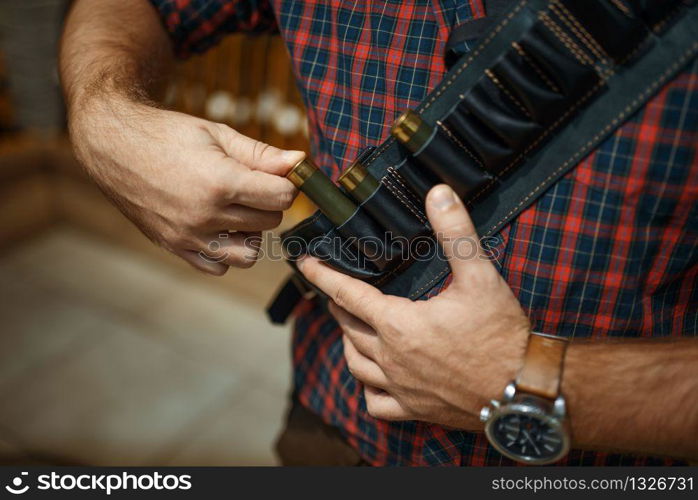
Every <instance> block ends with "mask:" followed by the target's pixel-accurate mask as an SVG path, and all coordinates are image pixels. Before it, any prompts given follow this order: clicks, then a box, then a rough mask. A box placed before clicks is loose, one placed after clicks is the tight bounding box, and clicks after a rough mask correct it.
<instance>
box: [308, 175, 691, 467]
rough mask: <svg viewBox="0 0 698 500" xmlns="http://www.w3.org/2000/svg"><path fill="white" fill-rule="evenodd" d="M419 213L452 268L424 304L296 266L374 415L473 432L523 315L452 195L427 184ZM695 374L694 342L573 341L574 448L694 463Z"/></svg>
mask: <svg viewBox="0 0 698 500" xmlns="http://www.w3.org/2000/svg"><path fill="white" fill-rule="evenodd" d="M427 213H428V215H429V220H430V221H431V225H432V227H433V228H434V231H435V233H436V234H437V237H438V238H439V240H440V241H441V244H442V246H443V248H444V252H445V253H446V255H447V256H448V257H449V264H450V265H451V270H452V271H453V282H452V283H451V285H450V286H449V287H448V288H447V289H446V290H445V291H444V292H443V293H441V294H440V295H438V296H436V297H434V298H431V299H429V300H427V301H417V302H411V301H409V300H408V299H403V298H399V297H393V296H387V295H383V294H382V293H381V292H380V291H379V290H377V289H376V288H374V287H372V286H370V285H368V284H366V283H364V282H362V281H359V280H355V279H352V278H349V277H348V276H345V275H343V274H341V273H338V272H336V271H334V270H332V269H330V268H329V267H327V266H324V265H323V264H321V263H320V262H319V261H317V260H316V259H313V258H306V259H304V260H302V261H301V262H300V266H299V267H300V269H301V271H302V272H303V274H304V275H305V276H306V278H308V279H309V280H310V281H312V282H313V283H314V284H315V285H317V286H318V288H320V289H321V290H323V291H324V292H325V293H327V295H328V296H329V297H330V299H331V302H330V311H331V312H332V314H334V316H335V318H336V319H337V321H338V322H339V325H340V326H341V328H342V330H343V332H344V337H343V339H344V351H345V352H344V354H345V356H346V359H347V362H348V365H349V369H350V371H351V372H352V373H353V374H354V376H355V377H356V378H357V379H359V380H360V381H362V382H363V383H364V394H365V396H366V403H367V406H368V411H369V413H370V414H371V415H373V416H375V417H377V418H381V419H386V420H406V419H414V420H424V421H428V422H435V423H440V424H443V425H446V426H451V427H456V428H460V429H467V430H478V429H481V428H482V424H481V423H480V422H479V419H478V416H479V415H478V414H479V411H480V409H481V408H482V406H483V405H485V404H486V403H488V402H489V400H490V399H499V398H500V397H501V395H502V392H503V390H504V387H505V386H506V384H507V383H508V382H510V381H511V380H513V379H514V378H515V376H516V374H517V371H518V370H519V369H520V368H521V364H522V363H523V354H524V350H525V344H526V341H527V338H528V334H529V323H528V319H527V317H526V315H525V314H524V311H523V310H522V309H521V306H520V305H519V303H518V302H517V300H516V298H515V297H514V295H513V294H512V292H511V290H510V288H509V286H508V285H507V284H506V283H505V282H504V280H503V279H502V277H501V276H500V274H499V273H498V272H497V270H496V269H495V268H494V266H493V265H492V263H491V262H490V261H489V260H488V259H487V258H486V257H485V255H483V254H482V252H481V251H480V250H479V247H478V251H477V253H475V252H473V251H472V250H473V249H474V248H476V247H474V245H475V244H476V242H477V241H478V239H477V235H476V234H475V229H474V227H473V224H472V222H471V220H470V218H469V216H468V214H467V212H466V210H465V208H464V207H463V204H462V203H461V202H460V200H458V199H457V197H456V196H455V195H454V194H453V191H452V190H451V189H450V188H448V187H447V186H437V187H435V188H434V189H432V191H431V192H430V193H429V195H428V197H427ZM474 253H475V256H473V254H474ZM547 333H554V332H547ZM696 370H698V340H697V339H695V338H686V339H608V340H606V341H603V340H601V339H596V340H595V341H584V340H575V341H574V342H572V343H571V344H570V346H569V348H568V350H567V356H566V360H565V366H564V375H563V379H562V394H563V395H564V396H565V399H566V402H567V408H568V411H569V413H570V423H571V426H572V438H573V442H574V446H575V447H577V448H582V449H592V450H605V451H617V452H627V453H635V454H645V455H666V456H670V457H680V458H688V459H692V460H696V459H698V399H697V398H696V396H695V395H696V393H698V376H696Z"/></svg>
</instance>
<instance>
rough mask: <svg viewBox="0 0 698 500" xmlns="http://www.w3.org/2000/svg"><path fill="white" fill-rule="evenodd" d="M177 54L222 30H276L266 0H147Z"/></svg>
mask: <svg viewBox="0 0 698 500" xmlns="http://www.w3.org/2000/svg"><path fill="white" fill-rule="evenodd" d="M150 3H152V4H153V6H154V7H155V9H156V10H157V11H158V13H159V15H160V18H161V19H162V22H163V25H164V26H165V28H166V29H167V31H168V33H169V34H170V37H171V39H172V42H173V44H174V48H175V53H176V54H177V56H179V57H187V56H189V55H190V54H192V53H200V52H204V51H205V50H206V49H208V48H210V47H211V46H213V45H215V44H216V43H217V42H218V41H219V40H220V39H221V38H222V37H223V36H224V35H225V34H228V33H234V32H241V31H244V32H251V33H262V32H274V31H277V25H276V18H275V17H274V12H273V10H272V7H271V4H270V0H150Z"/></svg>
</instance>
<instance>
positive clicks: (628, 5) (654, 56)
mask: <svg viewBox="0 0 698 500" xmlns="http://www.w3.org/2000/svg"><path fill="white" fill-rule="evenodd" d="M697 53H698V8H696V6H695V1H694V0H521V1H518V2H512V6H511V9H510V10H509V11H508V12H505V13H504V14H502V15H501V16H500V17H499V19H498V20H497V23H496V24H494V25H493V26H492V27H491V28H490V29H489V31H488V32H487V33H486V34H485V35H484V36H483V37H482V39H481V41H480V42H479V43H478V44H477V45H476V46H475V48H474V49H473V50H472V51H471V52H469V53H467V54H465V55H463V56H462V57H461V58H460V59H459V60H458V61H457V62H456V63H455V64H454V65H453V66H452V67H451V69H450V70H449V71H448V73H446V75H445V76H444V78H443V80H442V81H441V82H440V83H439V85H437V86H436V88H434V90H433V91H432V92H431V93H430V94H429V95H428V96H427V97H426V98H425V99H424V100H423V101H422V102H421V103H420V105H419V106H418V107H417V108H416V110H415V111H417V112H418V113H419V115H420V116H421V118H422V119H423V120H424V121H425V122H426V123H427V124H429V125H430V126H432V127H434V128H435V129H436V131H437V134H440V135H441V136H442V140H446V141H451V142H452V143H453V144H455V145H456V146H457V147H456V148H453V147H452V148H449V151H451V153H449V154H451V155H453V153H452V152H453V151H454V150H455V151H457V154H456V156H458V157H457V158H441V159H439V162H440V163H441V164H443V163H444V162H445V163H448V164H449V168H451V169H452V170H451V171H450V172H445V173H444V172H443V171H441V172H438V174H436V175H435V172H426V173H427V174H429V175H428V178H430V179H434V178H438V179H437V180H438V182H446V183H447V184H450V185H451V186H452V187H453V188H454V190H455V191H456V192H458V193H461V194H462V196H463V199H464V201H465V203H466V206H467V207H468V209H469V211H470V215H471V217H472V219H473V221H474V223H475V226H476V228H477V231H478V234H479V235H480V236H481V237H488V236H491V235H493V234H495V233H497V232H498V231H499V230H500V229H501V228H502V227H503V226H504V225H505V224H507V223H508V222H509V221H510V220H512V219H513V218H514V217H516V216H517V215H518V214H519V213H520V212H521V211H522V210H524V209H525V208H526V207H528V206H529V205H530V204H532V203H533V202H534V201H535V200H536V199H537V198H538V197H539V196H540V195H541V194H543V193H544V192H545V190H546V189H547V188H549V187H550V186H551V185H552V184H553V183H555V182H556V180H558V179H559V178H560V177H561V176H563V175H564V174H565V173H566V172H568V171H569V170H570V169H571V168H573V167H574V166H575V165H576V164H578V163H579V162H580V161H581V160H582V159H583V158H584V157H585V156H586V155H587V154H588V153H590V152H591V151H592V150H593V149H594V148H595V147H596V146H597V145H598V144H599V143H600V142H601V141H602V140H604V139H605V138H606V137H607V136H609V135H610V134H611V133H612V132H613V131H614V130H615V129H617V128H618V127H619V126H620V125H621V124H622V123H623V122H624V121H625V120H627V119H628V118H629V117H630V115H632V114H633V113H634V112H635V111H637V110H638V109H639V108H640V107H641V106H642V105H643V104H644V103H645V102H646V101H647V100H648V99H649V98H650V97H651V96H652V95H654V94H655V93H656V92H657V91H658V90H659V89H660V88H661V87H662V86H663V85H664V84H665V83H667V82H668V81H669V80H670V79H671V78H672V77H673V76H674V75H675V74H676V73H678V72H679V70H681V69H682V68H683V67H684V66H685V65H686V64H687V63H688V62H690V61H691V60H692V59H693V58H694V57H695V56H696V54H697ZM453 144H452V145H453ZM361 156H362V158H361V162H362V163H363V164H364V165H365V166H367V168H368V170H369V172H370V173H371V174H373V175H374V176H375V177H376V178H377V179H380V181H381V182H380V186H379V188H378V189H377V190H376V191H375V192H374V193H373V195H371V197H370V198H368V199H367V200H366V201H364V202H363V203H361V204H360V205H359V207H358V209H357V210H356V212H354V214H353V215H352V216H351V218H349V220H347V221H346V222H345V223H344V224H342V225H341V226H339V227H335V226H334V225H333V224H332V223H331V222H330V221H329V220H328V219H327V217H325V216H324V215H323V214H322V213H320V212H316V213H315V214H314V215H312V216H311V217H309V218H307V219H306V220H304V221H302V222H300V223H299V224H298V225H296V226H295V227H294V228H292V229H291V230H289V231H287V232H285V233H283V234H282V246H283V247H284V249H285V250H286V252H287V255H290V256H291V258H289V260H288V261H289V264H290V265H291V266H292V267H294V270H295V266H294V263H293V258H292V257H294V256H295V257H298V256H299V255H300V254H303V253H309V254H311V255H314V256H316V257H318V258H320V259H321V260H323V261H324V262H325V263H326V264H327V265H330V266H331V267H333V268H335V269H337V270H339V271H341V272H343V273H345V274H348V275H350V276H353V277H356V278H359V279H362V280H364V281H367V282H369V283H371V284H373V285H375V286H376V287H378V288H379V289H381V290H382V291H383V292H384V293H388V294H392V295H399V296H403V297H409V298H410V299H413V300H416V299H418V298H420V297H422V296H423V295H424V294H426V293H427V292H429V291H430V290H431V289H432V288H434V286H436V285H438V284H439V283H440V282H441V281H442V280H443V279H444V278H445V277H446V276H447V275H448V273H449V271H450V269H449V266H448V263H447V261H446V260H445V259H444V257H443V255H442V254H441V250H440V248H439V245H438V243H437V242H436V240H435V239H434V238H433V235H432V232H431V228H430V227H429V224H428V222H427V220H426V216H425V214H424V199H423V196H424V190H423V189H419V187H420V186H419V185H418V184H419V182H417V183H415V182H414V178H415V176H416V177H417V178H420V176H422V178H423V177H424V176H423V175H422V174H423V173H424V170H425V168H426V169H427V170H428V168H427V167H425V165H423V164H421V165H418V164H417V163H416V162H415V160H414V159H413V158H412V157H411V155H410V154H409V153H408V152H407V150H406V149H404V148H403V147H402V146H401V145H400V144H398V143H397V141H396V140H395V139H393V138H392V137H391V138H389V139H388V140H386V141H385V142H384V143H383V144H381V145H379V146H378V147H376V148H371V149H369V150H367V151H364V152H363V153H362V155H361ZM459 169H463V170H464V171H465V170H467V171H468V175H467V176H466V175H459V174H461V172H458V170H459ZM451 174H453V175H451ZM463 178H467V179H468V182H467V184H468V185H463V181H462V179H463ZM426 187H428V186H426ZM386 235H388V237H386ZM394 239H399V240H400V247H399V248H398V249H397V250H396V249H395V248H393V243H392V242H393V240H394ZM362 240H364V242H361V241H362ZM338 241H339V242H340V243H341V242H346V243H347V244H340V245H338V244H337V242H338ZM365 241H369V243H370V245H369V246H370V249H371V251H370V252H367V251H366V249H367V248H368V247H367V246H366V243H365ZM405 242H406V244H407V245H408V246H409V247H410V250H411V251H410V252H409V255H410V256H409V257H408V258H405V253H404V251H403V250H404V245H405ZM366 254H371V255H374V256H375V255H380V258H367V256H366ZM309 289H310V288H309V286H308V284H307V283H305V282H304V281H303V279H302V277H301V276H300V274H299V273H294V276H293V277H292V279H291V280H289V281H288V282H287V283H286V285H285V286H284V287H283V288H282V289H281V291H280V292H279V294H278V296H277V297H276V299H275V300H274V301H273V302H272V304H271V305H270V306H269V308H268V313H269V316H270V318H271V320H272V321H273V322H275V323H283V322H284V321H285V320H286V318H287V317H288V315H289V314H290V313H291V312H292V310H293V308H294V307H295V305H296V304H297V303H298V301H299V300H300V298H301V297H302V295H303V294H304V293H306V292H307V291H308V290H309Z"/></svg>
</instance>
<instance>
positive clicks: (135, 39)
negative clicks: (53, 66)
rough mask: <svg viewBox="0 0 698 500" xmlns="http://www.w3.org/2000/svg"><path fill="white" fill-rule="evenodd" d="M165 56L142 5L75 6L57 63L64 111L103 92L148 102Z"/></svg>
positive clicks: (80, 1) (140, 1) (165, 46)
mask: <svg viewBox="0 0 698 500" xmlns="http://www.w3.org/2000/svg"><path fill="white" fill-rule="evenodd" d="M171 52H172V51H171V47H170V44H169V40H168V37H167V33H166V32H165V30H164V28H163V27H162V25H161V23H160V20H159V18H158V16H157V13H156V12H155V9H153V7H152V6H151V5H150V3H149V2H148V0H76V1H75V2H74V4H73V8H72V9H71V12H70V14H69V16H68V19H67V21H66V26H65V31H64V35H63V39H62V43H61V57H60V59H61V63H60V69H61V79H62V83H63V89H64V91H65V95H66V101H67V104H68V107H69V110H70V111H71V112H72V111H73V108H75V107H79V106H81V105H82V103H83V99H84V98H86V97H90V96H92V95H95V94H103V93H104V92H116V93H119V94H122V95H124V96H127V97H130V98H133V99H135V100H148V99H149V98H150V97H151V96H152V92H153V91H154V90H155V89H156V86H157V82H158V81H159V80H160V78H161V77H162V75H163V74H164V73H165V72H166V70H167V69H168V67H169V66H170V63H171V60H172V55H171Z"/></svg>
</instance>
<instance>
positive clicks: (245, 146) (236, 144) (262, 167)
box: [214, 124, 305, 176]
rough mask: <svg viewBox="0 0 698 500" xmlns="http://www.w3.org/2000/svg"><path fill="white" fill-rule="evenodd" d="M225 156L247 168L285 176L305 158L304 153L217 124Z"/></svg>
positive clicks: (218, 137) (216, 130)
mask: <svg viewBox="0 0 698 500" xmlns="http://www.w3.org/2000/svg"><path fill="white" fill-rule="evenodd" d="M214 134H215V137H216V138H217V139H218V141H219V143H220V146H221V147H222V148H223V151H225V154H227V155H228V156H230V157H232V158H235V159H236V160H237V161H239V162H240V163H242V164H243V165H246V166H247V167H249V168H251V169H254V170H258V171H261V172H266V173H268V174H273V175H277V176H285V175H286V174H287V173H288V171H289V170H290V169H291V168H292V167H293V166H294V165H295V164H296V163H298V162H299V161H301V160H302V159H303V158H305V153H304V152H303V151H285V150H283V149H278V148H275V147H274V146H270V145H269V144H265V143H263V142H260V141H257V140H255V139H252V138H251V137H247V136H245V135H243V134H241V133H239V132H237V131H236V130H234V129H232V128H230V127H228V126H227V125H222V124H217V127H215V131H214Z"/></svg>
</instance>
